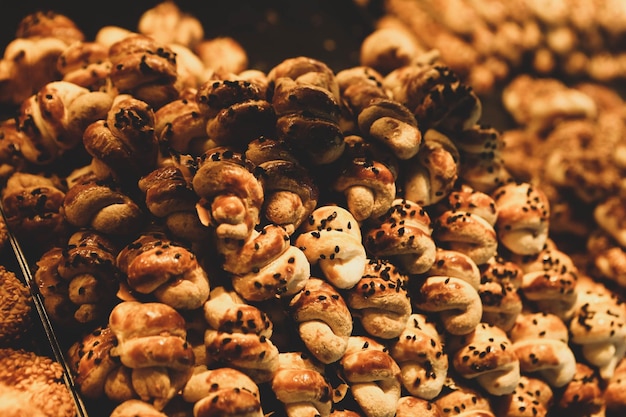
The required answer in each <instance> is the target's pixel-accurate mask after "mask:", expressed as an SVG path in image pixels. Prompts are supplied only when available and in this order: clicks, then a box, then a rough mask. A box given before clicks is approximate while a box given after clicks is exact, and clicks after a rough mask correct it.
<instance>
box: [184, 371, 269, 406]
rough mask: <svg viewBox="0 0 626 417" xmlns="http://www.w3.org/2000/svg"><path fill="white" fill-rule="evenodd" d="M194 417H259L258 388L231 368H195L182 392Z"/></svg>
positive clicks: (246, 377) (245, 376) (250, 380)
mask: <svg viewBox="0 0 626 417" xmlns="http://www.w3.org/2000/svg"><path fill="white" fill-rule="evenodd" d="M182 397H183V399H184V400H185V401H186V402H189V403H193V404H194V405H193V413H194V416H197V417H209V416H236V417H262V416H263V410H262V408H261V398H260V393H259V387H258V386H257V384H256V383H255V382H254V381H253V380H252V379H250V377H248V376H247V375H246V374H244V373H243V372H240V371H238V370H236V369H234V368H229V367H224V368H216V369H206V368H204V367H200V368H198V369H197V370H196V371H195V372H194V374H193V375H192V376H191V378H189V381H187V383H186V384H185V387H184V388H183V390H182Z"/></svg>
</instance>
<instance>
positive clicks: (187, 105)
mask: <svg viewBox="0 0 626 417" xmlns="http://www.w3.org/2000/svg"><path fill="white" fill-rule="evenodd" d="M154 119H155V120H154V131H155V134H156V136H157V138H158V140H159V143H160V145H161V146H162V147H166V148H167V149H168V151H170V152H172V151H173V152H177V153H185V154H190V155H193V156H200V155H202V153H203V152H204V151H206V150H207V149H206V148H207V147H209V144H208V141H209V138H208V136H207V133H206V124H207V117H206V116H204V115H203V114H202V112H201V111H200V105H199V104H198V102H197V100H196V97H195V96H192V97H183V98H179V99H176V100H173V101H170V102H169V103H166V104H164V105H163V106H161V107H160V108H159V109H158V110H156V111H155V112H154Z"/></svg>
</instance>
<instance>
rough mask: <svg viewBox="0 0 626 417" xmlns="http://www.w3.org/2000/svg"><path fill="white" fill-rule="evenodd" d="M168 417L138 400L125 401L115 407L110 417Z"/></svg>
mask: <svg viewBox="0 0 626 417" xmlns="http://www.w3.org/2000/svg"><path fill="white" fill-rule="evenodd" d="M133 416H145V417H166V416H167V414H165V413H162V412H161V411H159V410H158V409H157V408H156V407H154V406H153V405H151V404H150V403H147V402H145V401H142V400H138V399H136V398H133V399H130V400H126V401H123V402H121V403H119V404H117V405H116V406H115V408H114V409H113V410H112V411H111V414H110V416H109V417H133Z"/></svg>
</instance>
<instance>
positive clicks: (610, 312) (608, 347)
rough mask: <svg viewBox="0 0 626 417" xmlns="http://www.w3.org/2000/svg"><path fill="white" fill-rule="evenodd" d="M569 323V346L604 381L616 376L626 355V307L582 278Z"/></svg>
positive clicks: (603, 290) (600, 286) (605, 288)
mask: <svg viewBox="0 0 626 417" xmlns="http://www.w3.org/2000/svg"><path fill="white" fill-rule="evenodd" d="M576 288H577V289H576V293H577V299H576V303H575V304H574V305H573V307H572V312H573V315H572V317H571V319H570V320H569V326H568V327H569V332H570V342H571V343H572V344H573V345H574V346H578V347H580V349H581V353H582V357H583V358H585V360H586V363H587V364H589V365H590V366H592V367H593V368H594V369H596V370H597V371H598V374H599V376H600V378H601V379H602V380H608V379H610V378H611V376H613V373H614V371H615V368H616V367H617V364H618V363H619V361H620V360H621V359H622V358H623V357H624V354H625V352H626V343H625V340H626V338H625V336H624V334H625V333H626V324H625V321H626V306H625V304H624V302H623V300H622V299H621V297H620V296H619V295H618V293H615V292H613V291H611V290H610V289H609V288H607V287H606V286H605V285H604V284H602V283H600V282H596V281H593V279H592V278H591V277H589V276H581V277H580V278H579V281H578V285H577V286H576Z"/></svg>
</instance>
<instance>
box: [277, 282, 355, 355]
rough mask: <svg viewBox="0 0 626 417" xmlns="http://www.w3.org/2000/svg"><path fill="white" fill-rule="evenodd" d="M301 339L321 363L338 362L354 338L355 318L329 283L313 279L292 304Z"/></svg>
mask: <svg viewBox="0 0 626 417" xmlns="http://www.w3.org/2000/svg"><path fill="white" fill-rule="evenodd" d="M289 311H290V313H291V315H292V317H293V319H294V321H295V322H296V323H297V324H298V333H299V335H300V339H302V341H303V342H304V344H305V346H306V347H307V349H308V351H309V352H310V353H311V354H312V355H313V356H314V357H315V358H316V359H317V360H319V361H320V362H322V363H325V364H329V363H333V362H336V361H338V360H339V359H340V358H341V357H342V356H343V354H344V353H345V351H346V349H347V347H348V338H349V337H350V335H351V334H352V329H353V324H352V314H351V312H350V310H349V309H348V306H347V305H346V302H345V300H344V298H343V297H342V296H341V294H339V292H337V290H336V289H335V288H334V287H333V286H332V285H330V284H329V283H328V282H326V281H324V280H322V279H320V278H315V277H311V278H310V279H309V280H308V281H307V283H306V285H305V286H304V288H303V289H302V291H300V292H299V293H297V294H296V295H295V296H294V297H293V298H292V299H291V301H290V302H289Z"/></svg>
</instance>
